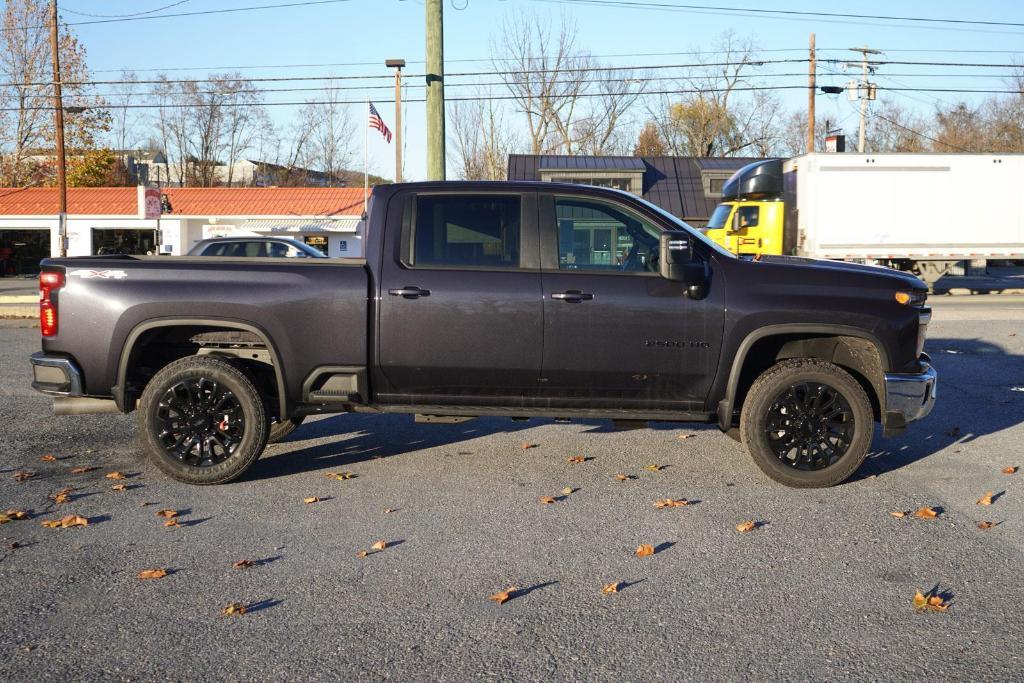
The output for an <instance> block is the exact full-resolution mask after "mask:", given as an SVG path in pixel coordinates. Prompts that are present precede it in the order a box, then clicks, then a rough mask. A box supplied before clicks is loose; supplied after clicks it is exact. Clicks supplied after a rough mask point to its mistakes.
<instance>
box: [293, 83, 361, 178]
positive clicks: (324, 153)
mask: <svg viewBox="0 0 1024 683" xmlns="http://www.w3.org/2000/svg"><path fill="white" fill-rule="evenodd" d="M343 94H344V93H343V92H342V91H340V90H338V89H337V88H336V87H334V86H333V85H331V86H328V87H327V88H325V89H324V90H323V91H322V94H321V95H320V96H319V97H318V99H319V101H311V102H309V103H308V104H306V106H305V107H304V110H305V111H304V112H300V114H299V115H300V117H304V118H305V121H306V125H307V127H308V141H304V142H307V144H306V145H304V146H307V147H308V156H309V161H310V162H311V163H312V165H315V166H317V167H318V168H319V169H320V170H321V171H323V172H324V173H326V174H327V177H328V183H330V184H332V185H333V184H334V183H335V182H336V180H337V178H338V177H339V176H340V174H341V171H343V170H344V169H345V168H346V167H347V166H348V165H349V164H350V163H351V162H352V159H353V157H354V156H355V144H354V139H355V134H356V123H355V120H354V119H353V118H352V113H351V111H350V109H349V105H347V104H337V102H339V101H340V100H343V99H344V98H343Z"/></svg>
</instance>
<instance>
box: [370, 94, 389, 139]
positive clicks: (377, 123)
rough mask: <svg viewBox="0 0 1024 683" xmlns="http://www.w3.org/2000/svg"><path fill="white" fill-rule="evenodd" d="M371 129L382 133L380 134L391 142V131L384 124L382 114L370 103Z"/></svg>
mask: <svg viewBox="0 0 1024 683" xmlns="http://www.w3.org/2000/svg"><path fill="white" fill-rule="evenodd" d="M370 128H376V129H377V130H379V131H380V134H381V135H383V136H384V139H385V140H387V141H388V143H389V144H390V142H391V129H390V128H388V127H387V125H385V123H384V119H382V118H381V117H380V113H379V112H378V111H377V108H376V107H375V106H373V103H372V102H371V103H370Z"/></svg>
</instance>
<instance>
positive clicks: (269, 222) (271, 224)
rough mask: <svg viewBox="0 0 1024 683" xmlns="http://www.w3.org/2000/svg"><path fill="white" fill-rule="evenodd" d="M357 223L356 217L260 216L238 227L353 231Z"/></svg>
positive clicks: (277, 231)
mask: <svg viewBox="0 0 1024 683" xmlns="http://www.w3.org/2000/svg"><path fill="white" fill-rule="evenodd" d="M358 225H359V219H358V218H325V219H316V218H311V219H306V218H262V219H258V220H248V221H245V222H244V223H242V224H241V225H239V226H238V228H239V229H240V230H251V231H252V232H270V233H307V232H355V231H356V226H358Z"/></svg>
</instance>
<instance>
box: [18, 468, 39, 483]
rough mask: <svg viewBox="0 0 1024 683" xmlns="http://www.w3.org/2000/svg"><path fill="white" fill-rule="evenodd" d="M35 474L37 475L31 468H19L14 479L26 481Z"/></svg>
mask: <svg viewBox="0 0 1024 683" xmlns="http://www.w3.org/2000/svg"><path fill="white" fill-rule="evenodd" d="M34 476H36V473H35V472H32V471H30V470H19V471H17V472H15V473H14V481H25V480H26V479H31V478H32V477H34Z"/></svg>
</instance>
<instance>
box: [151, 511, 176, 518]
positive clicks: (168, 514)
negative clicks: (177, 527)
mask: <svg viewBox="0 0 1024 683" xmlns="http://www.w3.org/2000/svg"><path fill="white" fill-rule="evenodd" d="M156 516H157V517H167V518H168V519H170V518H172V517H177V516H178V511H177V510H169V509H163V510H159V511H158V512H157V513H156Z"/></svg>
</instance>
